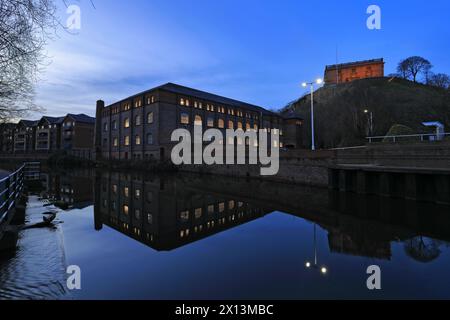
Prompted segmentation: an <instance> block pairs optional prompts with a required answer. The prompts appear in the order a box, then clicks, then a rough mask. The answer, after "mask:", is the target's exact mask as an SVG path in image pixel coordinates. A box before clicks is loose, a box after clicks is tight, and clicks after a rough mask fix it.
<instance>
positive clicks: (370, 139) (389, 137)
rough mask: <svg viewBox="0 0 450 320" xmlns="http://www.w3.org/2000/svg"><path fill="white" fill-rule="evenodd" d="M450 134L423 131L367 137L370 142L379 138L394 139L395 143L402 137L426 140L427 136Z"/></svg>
mask: <svg viewBox="0 0 450 320" xmlns="http://www.w3.org/2000/svg"><path fill="white" fill-rule="evenodd" d="M447 136H450V133H421V134H406V135H393V136H376V137H367V138H366V139H367V140H369V143H372V142H373V140H379V139H383V140H385V139H389V140H390V139H392V141H393V142H394V143H395V142H397V140H399V139H401V138H420V140H421V141H425V138H426V137H436V138H438V137H442V138H444V137H447Z"/></svg>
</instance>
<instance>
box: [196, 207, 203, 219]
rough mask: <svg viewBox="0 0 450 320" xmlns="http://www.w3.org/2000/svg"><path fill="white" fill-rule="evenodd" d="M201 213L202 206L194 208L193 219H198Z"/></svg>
mask: <svg viewBox="0 0 450 320" xmlns="http://www.w3.org/2000/svg"><path fill="white" fill-rule="evenodd" d="M202 214H203V209H202V208H198V209H195V219H200V218H201V217H202Z"/></svg>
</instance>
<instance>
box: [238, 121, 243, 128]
mask: <svg viewBox="0 0 450 320" xmlns="http://www.w3.org/2000/svg"><path fill="white" fill-rule="evenodd" d="M237 126H238V129H242V128H243V127H242V122H241V121H238V124H237Z"/></svg>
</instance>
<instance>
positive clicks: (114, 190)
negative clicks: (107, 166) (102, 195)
mask: <svg viewBox="0 0 450 320" xmlns="http://www.w3.org/2000/svg"><path fill="white" fill-rule="evenodd" d="M112 192H113V193H114V194H116V193H117V184H113V186H112Z"/></svg>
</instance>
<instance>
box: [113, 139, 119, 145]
mask: <svg viewBox="0 0 450 320" xmlns="http://www.w3.org/2000/svg"><path fill="white" fill-rule="evenodd" d="M118 146H119V139H117V138H113V147H118Z"/></svg>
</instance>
